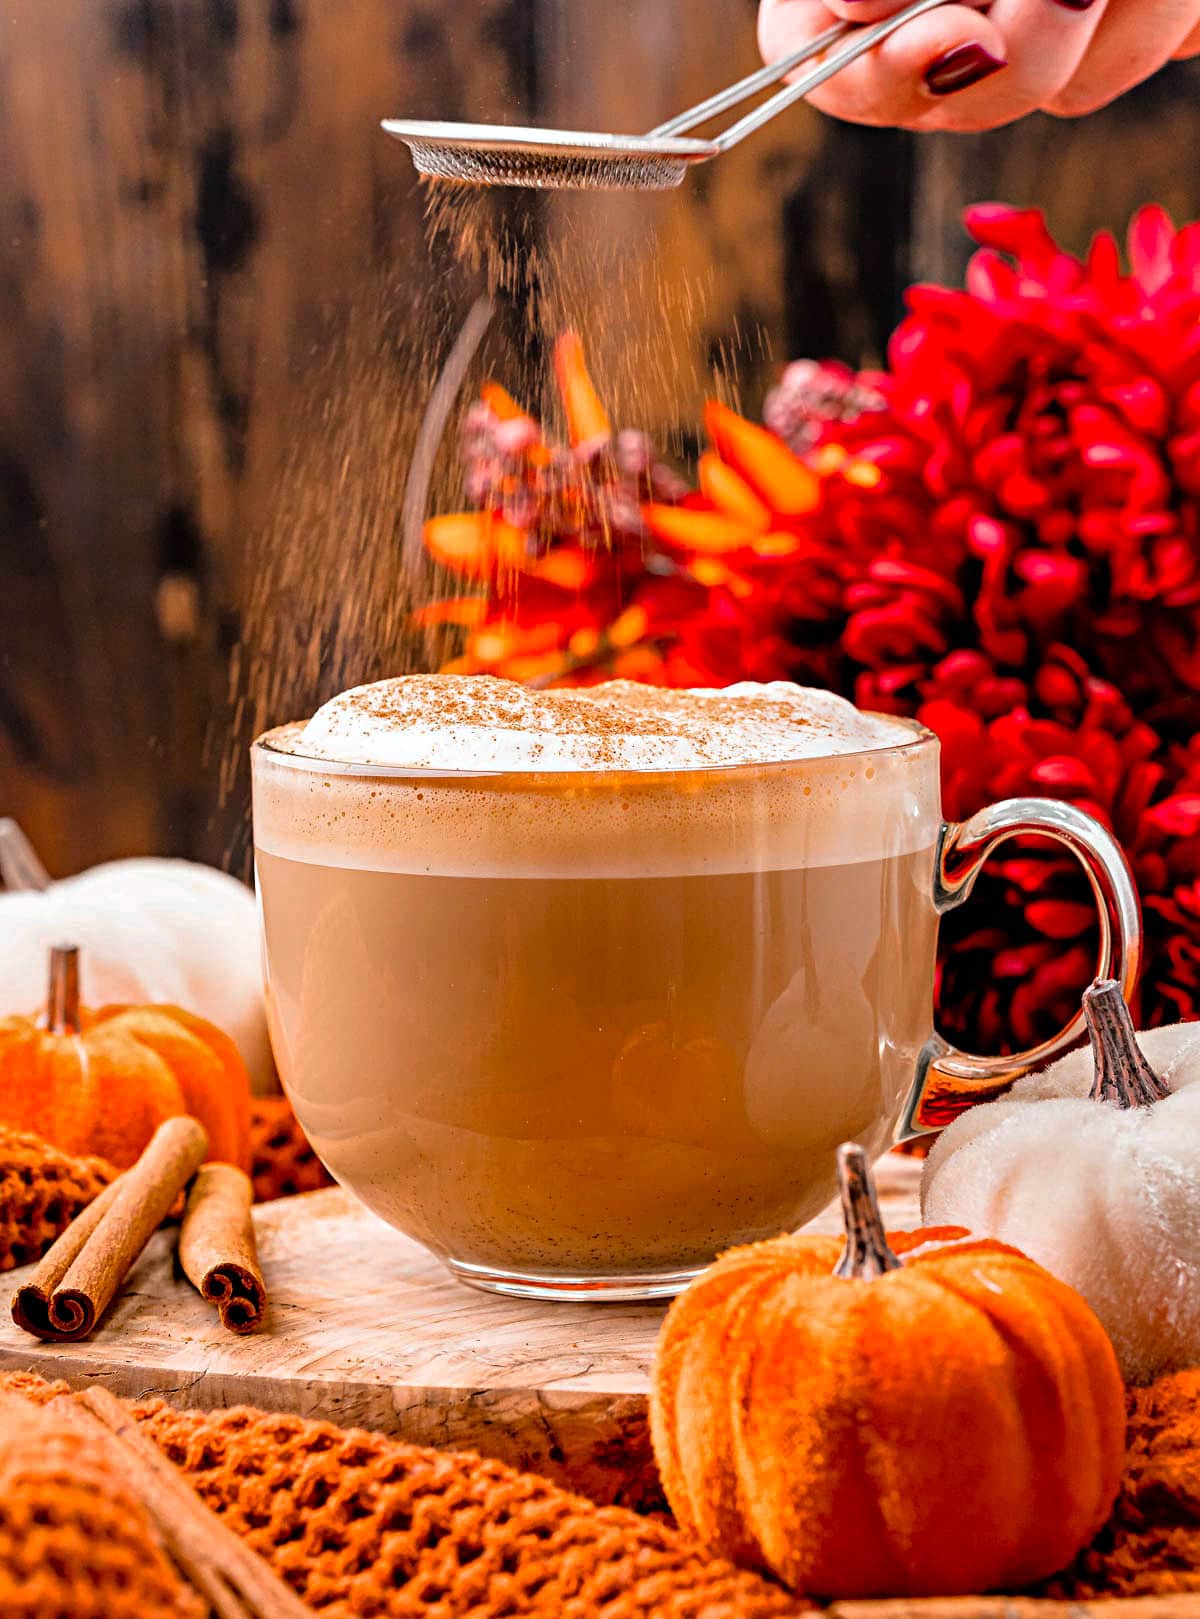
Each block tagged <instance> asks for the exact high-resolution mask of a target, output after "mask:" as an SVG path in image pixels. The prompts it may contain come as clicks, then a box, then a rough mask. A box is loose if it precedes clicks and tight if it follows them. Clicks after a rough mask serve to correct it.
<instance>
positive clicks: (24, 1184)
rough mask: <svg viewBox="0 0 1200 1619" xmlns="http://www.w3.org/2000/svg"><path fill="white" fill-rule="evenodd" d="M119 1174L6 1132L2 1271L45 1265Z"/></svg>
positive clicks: (0, 1196) (0, 1134)
mask: <svg viewBox="0 0 1200 1619" xmlns="http://www.w3.org/2000/svg"><path fill="white" fill-rule="evenodd" d="M116 1173H117V1172H116V1170H115V1169H114V1168H113V1167H112V1165H111V1164H107V1163H105V1162H104V1160H103V1159H102V1158H73V1157H71V1156H70V1154H69V1153H65V1152H59V1150H58V1148H57V1147H51V1146H48V1145H47V1144H46V1142H44V1141H43V1140H42V1139H41V1137H40V1136H33V1135H27V1134H26V1133H25V1132H24V1131H22V1130H10V1129H7V1128H5V1127H3V1126H0V1270H13V1269H15V1267H16V1266H18V1265H29V1264H32V1263H33V1261H34V1260H37V1259H40V1258H41V1257H42V1255H43V1254H44V1253H45V1251H46V1249H47V1248H49V1246H50V1244H51V1243H52V1242H53V1241H54V1239H55V1238H56V1237H57V1236H58V1235H59V1233H60V1232H62V1231H64V1230H65V1229H66V1227H67V1226H69V1225H70V1223H71V1221H72V1220H73V1219H74V1218H75V1216H76V1215H77V1214H79V1213H80V1211H81V1210H82V1209H85V1208H86V1207H87V1205H88V1204H89V1203H90V1202H91V1201H92V1199H93V1198H94V1197H95V1196H96V1194H97V1192H100V1191H102V1190H103V1189H104V1187H105V1186H107V1185H108V1183H109V1181H110V1180H112V1178H113V1176H114V1175H115V1174H116Z"/></svg>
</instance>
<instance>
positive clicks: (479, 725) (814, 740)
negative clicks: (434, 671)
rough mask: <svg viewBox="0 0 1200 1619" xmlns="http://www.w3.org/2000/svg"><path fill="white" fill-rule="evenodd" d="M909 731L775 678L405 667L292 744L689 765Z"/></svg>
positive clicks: (798, 752)
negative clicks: (426, 671)
mask: <svg viewBox="0 0 1200 1619" xmlns="http://www.w3.org/2000/svg"><path fill="white" fill-rule="evenodd" d="M911 739H912V732H911V731H910V730H908V729H907V728H905V727H904V726H903V725H901V724H899V723H898V722H895V721H889V720H887V719H885V718H883V717H882V716H880V715H875V714H863V713H861V712H860V711H859V710H858V709H856V708H854V707H853V706H852V705H851V704H850V703H848V702H846V701H845V699H844V698H842V697H837V696H835V695H834V694H833V693H832V692H827V691H816V690H812V689H811V688H809V687H805V686H794V685H791V684H790V683H788V682H786V681H775V682H773V683H772V684H771V685H754V684H751V683H749V682H746V683H744V684H742V685H737V686H728V687H726V688H724V689H723V690H720V691H717V690H707V689H698V690H692V691H673V690H666V689H663V688H660V687H656V686H642V685H636V684H635V683H634V682H632V681H628V680H613V681H609V682H607V683H606V684H604V685H601V686H590V687H583V688H578V689H567V690H557V691H531V690H529V689H528V688H527V687H524V686H519V685H517V684H516V683H514V682H513V681H510V680H499V679H496V678H495V677H494V676H490V675H483V676H468V675H408V676H404V677H402V678H400V679H396V680H382V681H379V682H378V683H377V684H376V685H372V686H359V687H357V688H356V689H355V690H353V691H347V692H343V693H342V695H341V696H340V697H335V698H334V699H333V700H332V701H331V702H328V703H326V704H325V706H324V707H323V708H321V709H319V710H318V711H317V713H316V714H315V715H314V716H313V718H312V719H311V720H309V722H308V724H307V725H306V726H305V727H304V729H303V731H302V732H301V734H300V735H299V736H298V737H297V739H296V742H295V750H296V752H298V753H302V754H305V755H307V756H308V757H310V758H316V759H328V760H331V761H337V762H339V763H344V764H361V765H381V766H384V767H388V766H390V767H392V768H395V767H409V768H420V769H431V770H479V771H513V770H546V771H575V770H580V771H582V770H688V769H693V768H699V767H713V766H730V765H743V764H769V763H772V762H774V761H779V760H792V759H827V758H834V757H839V756H841V755H845V754H850V753H862V752H865V751H867V750H870V749H875V748H887V747H895V746H897V745H898V744H901V743H904V742H908V741H911Z"/></svg>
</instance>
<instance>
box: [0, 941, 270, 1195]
mask: <svg viewBox="0 0 1200 1619" xmlns="http://www.w3.org/2000/svg"><path fill="white" fill-rule="evenodd" d="M180 1113H190V1114H192V1115H193V1116H194V1117H195V1118H197V1119H199V1121H200V1123H201V1124H202V1125H203V1126H204V1128H205V1130H206V1131H207V1133H208V1139H209V1150H210V1153H211V1156H212V1157H213V1158H215V1159H221V1160H224V1161H226V1162H229V1163H233V1164H238V1165H239V1166H240V1167H242V1168H248V1167H249V1156H250V1154H249V1146H250V1081H249V1078H248V1076H247V1073H246V1067H245V1064H244V1063H243V1062H242V1059H241V1057H240V1056H239V1054H238V1050H237V1047H236V1046H235V1045H234V1043H233V1041H232V1040H231V1039H230V1038H229V1037H228V1035H225V1034H222V1032H221V1031H220V1029H218V1028H216V1027H214V1025H213V1024H211V1023H207V1022H205V1020H204V1019H203V1018H199V1017H196V1016H195V1015H194V1014H193V1013H191V1012H184V1011H181V1010H180V1008H179V1007H177V1006H106V1007H102V1008H101V1009H100V1010H99V1011H88V1010H86V1009H84V1008H82V1007H81V1006H80V1005H79V968H78V951H76V950H75V949H74V948H73V947H60V948H58V949H55V950H53V951H52V952H51V966H50V1000H49V1008H48V1011H47V1014H46V1017H45V1020H44V1021H43V1022H40V1023H39V1022H38V1021H35V1020H34V1019H33V1018H28V1017H7V1018H0V1124H6V1125H10V1126H12V1127H13V1128H15V1129H18V1130H30V1131H32V1132H33V1133H34V1134H36V1135H39V1136H41V1137H42V1139H43V1140H45V1141H48V1142H50V1143H51V1144H52V1145H54V1146H56V1147H58V1148H60V1149H61V1150H62V1151H63V1152H68V1153H88V1154H94V1155H95V1156H96V1157H99V1158H105V1159H107V1160H108V1161H109V1163H112V1164H116V1165H117V1166H118V1167H119V1168H125V1167H127V1166H128V1165H129V1164H132V1163H133V1162H134V1161H135V1159H136V1158H137V1157H138V1155H139V1154H140V1152H141V1151H142V1148H143V1147H144V1146H145V1145H146V1143H147V1142H148V1141H149V1140H150V1137H151V1136H152V1135H153V1134H154V1132H155V1130H156V1129H157V1128H158V1126H159V1125H160V1124H161V1123H162V1122H163V1120H164V1119H169V1118H173V1117H174V1116H175V1115H177V1114H180Z"/></svg>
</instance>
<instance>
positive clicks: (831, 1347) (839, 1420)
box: [651, 1146, 1125, 1599]
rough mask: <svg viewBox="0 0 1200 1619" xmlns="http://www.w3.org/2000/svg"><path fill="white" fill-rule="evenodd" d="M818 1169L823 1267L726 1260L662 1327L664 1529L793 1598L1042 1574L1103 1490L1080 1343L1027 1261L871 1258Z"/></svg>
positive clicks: (791, 1245) (1097, 1510)
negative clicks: (825, 1220)
mask: <svg viewBox="0 0 1200 1619" xmlns="http://www.w3.org/2000/svg"><path fill="white" fill-rule="evenodd" d="M838 1167H839V1175H840V1177H841V1182H842V1201H843V1206H844V1208H845V1211H846V1220H847V1241H846V1245H845V1248H844V1250H843V1248H842V1244H841V1243H840V1242H839V1241H838V1240H837V1239H836V1238H831V1237H816V1236H814V1237H805V1236H790V1237H780V1238H777V1239H775V1240H773V1241H770V1242H761V1243H756V1244H754V1245H753V1246H751V1247H747V1248H737V1249H733V1250H732V1251H730V1252H729V1253H727V1254H724V1255H723V1256H722V1257H721V1258H720V1259H719V1260H718V1261H717V1262H716V1264H715V1265H713V1266H712V1267H711V1268H710V1269H709V1270H707V1271H706V1272H705V1273H704V1275H703V1276H701V1277H700V1278H699V1279H698V1280H697V1281H696V1282H695V1283H693V1285H692V1286H691V1287H690V1288H689V1289H688V1290H687V1292H686V1293H684V1294H683V1295H682V1297H680V1298H679V1299H677V1300H676V1301H675V1303H674V1304H673V1305H672V1307H671V1310H670V1312H669V1313H668V1316H667V1319H666V1323H665V1325H664V1327H663V1332H662V1336H661V1339H660V1341H659V1348H658V1359H657V1364H656V1367H655V1375H654V1392H653V1399H652V1404H651V1422H652V1431H653V1437H654V1449H655V1454H656V1456H657V1458H658V1464H659V1468H660V1470H661V1473H662V1479H663V1484H664V1486H665V1489H666V1493H667V1499H668V1500H669V1502H670V1504H671V1507H672V1509H673V1511H674V1513H675V1516H676V1518H677V1519H678V1520H679V1523H680V1525H681V1526H682V1527H683V1528H685V1529H687V1530H688V1531H690V1532H691V1533H692V1534H693V1535H694V1536H695V1537H696V1538H697V1539H698V1540H699V1541H700V1542H701V1543H702V1544H703V1545H704V1546H705V1547H706V1548H707V1549H709V1550H711V1551H714V1552H720V1553H723V1554H724V1555H726V1556H728V1557H731V1558H733V1559H734V1560H735V1561H737V1562H740V1563H742V1564H744V1565H746V1566H749V1567H753V1568H760V1569H765V1570H769V1571H770V1572H772V1573H774V1574H775V1575H777V1576H778V1577H779V1578H780V1579H782V1580H783V1581H784V1582H785V1583H786V1584H787V1585H789V1586H790V1587H791V1588H792V1589H793V1590H794V1591H797V1592H802V1593H803V1594H805V1595H806V1596H812V1597H820V1598H828V1599H835V1598H854V1597H874V1596H923V1595H953V1594H957V1593H965V1592H982V1591H988V1590H994V1589H1011V1588H1016V1587H1019V1586H1021V1585H1024V1584H1027V1583H1029V1582H1030V1581H1032V1580H1035V1579H1038V1578H1041V1577H1043V1576H1045V1575H1049V1574H1051V1573H1053V1572H1054V1571H1055V1570H1057V1569H1059V1568H1061V1567H1063V1566H1064V1565H1065V1564H1066V1563H1068V1562H1070V1560H1071V1558H1072V1557H1073V1556H1074V1555H1075V1553H1076V1552H1077V1551H1079V1549H1080V1548H1081V1547H1082V1546H1084V1545H1085V1544H1086V1543H1087V1541H1088V1540H1089V1539H1090V1538H1091V1537H1092V1535H1093V1534H1095V1532H1096V1531H1097V1530H1098V1529H1099V1528H1100V1526H1101V1525H1102V1524H1103V1522H1104V1520H1105V1518H1106V1517H1107V1515H1108V1513H1109V1511H1110V1509H1111V1506H1112V1503H1113V1500H1114V1498H1115V1496H1116V1492H1117V1485H1118V1482H1119V1479H1120V1474H1121V1465H1122V1460H1123V1456H1124V1440H1125V1401H1124V1390H1123V1386H1122V1382H1121V1377H1120V1374H1119V1372H1118V1370H1117V1363H1116V1357H1115V1355H1114V1353H1113V1349H1112V1346H1111V1344H1110V1343H1109V1341H1108V1338H1107V1337H1106V1335H1105V1333H1104V1330H1103V1328H1102V1327H1101V1326H1100V1323H1099V1322H1098V1320H1097V1319H1096V1317H1095V1316H1094V1315H1093V1314H1092V1312H1091V1310H1090V1309H1089V1308H1088V1306H1087V1305H1086V1304H1085V1303H1084V1301H1083V1299H1081V1298H1080V1297H1079V1295H1078V1294H1077V1293H1075V1292H1073V1291H1072V1290H1071V1289H1070V1288H1069V1287H1066V1286H1065V1285H1064V1284H1063V1283H1061V1282H1059V1281H1057V1280H1055V1278H1054V1277H1052V1276H1051V1275H1050V1274H1049V1273H1048V1272H1047V1271H1044V1270H1042V1269H1041V1267H1040V1266H1038V1265H1035V1264H1034V1263H1033V1261H1032V1260H1029V1259H1026V1258H1025V1257H1024V1256H1023V1255H1022V1254H1019V1253H1018V1252H1017V1251H1016V1250H1015V1249H1012V1248H1006V1247H1004V1246H1003V1245H1001V1244H1000V1243H995V1242H977V1241H973V1240H970V1239H969V1238H968V1236H967V1233H966V1232H964V1231H963V1230H961V1228H957V1227H943V1228H940V1229H930V1230H926V1231H916V1232H913V1233H911V1234H906V1235H903V1236H897V1237H896V1238H895V1239H894V1243H895V1252H893V1250H892V1249H891V1248H890V1247H889V1246H888V1242H887V1239H886V1238H885V1236H884V1232H883V1224H882V1221H881V1219H880V1216H879V1210H878V1206H877V1204H876V1203H875V1196H874V1188H873V1185H872V1183H871V1176H870V1169H869V1166H868V1164H867V1160H866V1156H865V1154H864V1153H863V1151H862V1149H861V1148H859V1147H855V1146H846V1147H843V1148H841V1150H840V1152H839V1166H838ZM897 1254H899V1255H901V1256H903V1261H902V1260H901V1258H897ZM839 1255H841V1257H840V1259H839Z"/></svg>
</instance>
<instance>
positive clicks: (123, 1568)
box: [0, 1396, 207, 1619]
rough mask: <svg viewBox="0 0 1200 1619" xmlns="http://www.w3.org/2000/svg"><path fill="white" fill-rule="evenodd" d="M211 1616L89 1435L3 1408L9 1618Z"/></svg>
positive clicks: (0, 1445)
mask: <svg viewBox="0 0 1200 1619" xmlns="http://www.w3.org/2000/svg"><path fill="white" fill-rule="evenodd" d="M14 1408H16V1409H14ZM206 1611H207V1610H206V1607H205V1605H204V1604H202V1603H201V1602H200V1601H199V1600H198V1599H197V1598H196V1597H195V1596H194V1595H193V1593H192V1592H191V1590H190V1589H189V1588H188V1587H187V1586H186V1585H185V1584H184V1582H183V1580H182V1579H181V1578H180V1577H179V1575H178V1573H177V1572H176V1570H175V1567H174V1565H173V1564H172V1563H171V1562H170V1561H169V1560H168V1559H167V1557H166V1556H165V1555H164V1554H163V1552H162V1550H161V1549H160V1547H159V1544H158V1539H157V1535H156V1532H155V1530H154V1527H153V1525H152V1524H151V1522H150V1519H149V1517H148V1516H147V1514H146V1512H145V1509H144V1508H143V1507H142V1504H141V1503H140V1502H139V1501H138V1500H137V1498H136V1496H134V1495H133V1494H132V1493H131V1492H129V1491H128V1489H127V1488H126V1487H125V1486H124V1485H123V1484H122V1483H121V1482H120V1481H119V1480H118V1479H117V1478H115V1476H114V1475H113V1472H112V1469H111V1467H110V1466H109V1464H108V1462H107V1461H106V1460H105V1458H104V1457H103V1455H102V1454H101V1453H100V1451H99V1449H98V1448H97V1447H96V1446H95V1445H94V1444H93V1443H92V1442H91V1441H90V1440H89V1439H88V1438H87V1436H86V1435H83V1434H73V1433H64V1432H62V1430H61V1429H60V1428H57V1427H56V1426H55V1425H54V1424H52V1423H50V1422H48V1421H47V1417H46V1414H45V1413H44V1412H42V1411H39V1410H37V1409H36V1407H34V1406H32V1405H28V1404H26V1403H24V1402H18V1401H16V1400H14V1399H12V1398H11V1396H10V1397H8V1398H5V1399H3V1406H2V1408H0V1615H2V1616H3V1619H168V1616H170V1619H204V1615H205V1613H206Z"/></svg>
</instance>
